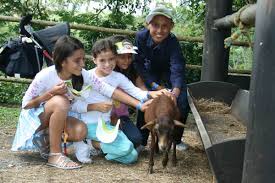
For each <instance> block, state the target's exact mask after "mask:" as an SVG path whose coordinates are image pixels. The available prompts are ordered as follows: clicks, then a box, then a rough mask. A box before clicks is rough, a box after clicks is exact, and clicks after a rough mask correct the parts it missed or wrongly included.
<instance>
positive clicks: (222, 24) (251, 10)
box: [214, 4, 257, 29]
mask: <svg viewBox="0 0 275 183" xmlns="http://www.w3.org/2000/svg"><path fill="white" fill-rule="evenodd" d="M256 7H257V5H256V4H253V5H249V6H247V7H246V8H244V9H243V10H241V11H240V12H236V13H233V14H232V15H227V16H225V17H223V18H220V19H216V20H215V21H214V27H215V28H218V29H226V28H231V27H236V26H237V25H236V24H235V19H238V18H239V21H241V22H242V24H243V25H245V26H249V27H252V26H254V25H255V16H256Z"/></svg>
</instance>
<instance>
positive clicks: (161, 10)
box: [145, 6, 173, 24]
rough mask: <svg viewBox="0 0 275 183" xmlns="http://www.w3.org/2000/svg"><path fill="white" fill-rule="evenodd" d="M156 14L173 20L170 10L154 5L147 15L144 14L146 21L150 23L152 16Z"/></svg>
mask: <svg viewBox="0 0 275 183" xmlns="http://www.w3.org/2000/svg"><path fill="white" fill-rule="evenodd" d="M157 15H163V16H165V17H167V18H169V19H171V20H172V21H173V15H172V10H171V9H168V8H166V7H163V6H161V7H156V8H154V9H153V10H152V11H151V12H150V13H149V14H148V15H147V16H146V19H145V20H146V23H148V24H149V23H150V22H151V21H152V20H153V18H154V17H155V16H157Z"/></svg>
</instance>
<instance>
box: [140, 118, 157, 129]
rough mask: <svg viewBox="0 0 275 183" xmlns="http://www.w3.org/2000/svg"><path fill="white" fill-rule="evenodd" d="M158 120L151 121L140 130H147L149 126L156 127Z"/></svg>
mask: <svg viewBox="0 0 275 183" xmlns="http://www.w3.org/2000/svg"><path fill="white" fill-rule="evenodd" d="M155 123H156V120H153V121H149V122H148V123H146V124H145V125H143V126H142V127H141V128H140V129H141V130H143V129H144V128H147V127H149V126H152V125H155Z"/></svg>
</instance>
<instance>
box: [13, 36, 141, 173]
mask: <svg viewBox="0 0 275 183" xmlns="http://www.w3.org/2000/svg"><path fill="white" fill-rule="evenodd" d="M53 59H54V64H55V65H54V66H51V67H48V68H46V69H43V70H42V71H41V72H39V73H38V74H37V75H36V77H35V78H34V80H33V81H32V83H31V85H30V86H29V88H28V90H27V92H26V93H25V96H24V98H23V102H22V111H21V113H20V117H19V122H18V125H17V131H16V135H15V138H14V141H13V145H12V150H13V151H17V150H33V149H35V148H36V149H38V150H39V151H40V155H41V156H42V158H45V159H48V165H50V166H54V167H57V168H62V169H75V168H80V167H81V166H80V165H79V164H78V163H75V162H73V161H71V160H70V159H69V158H68V157H66V156H64V155H63V154H62V153H61V152H62V149H61V137H62V132H63V131H66V133H67V134H68V140H69V141H81V140H83V139H84V138H85V137H86V134H87V128H86V125H85V124H84V123H83V122H81V121H80V120H78V119H76V118H74V117H71V116H68V112H69V110H70V109H71V104H70V103H71V99H73V96H72V95H70V93H69V92H68V90H67V85H66V83H65V82H64V81H67V80H71V82H72V85H73V88H74V89H75V90H78V91H80V90H81V89H82V86H83V85H84V86H85V85H91V86H92V88H93V89H94V90H97V91H99V92H101V93H102V94H103V95H106V96H108V97H113V98H116V99H118V100H121V99H122V101H125V100H126V101H128V102H129V103H131V105H137V104H138V103H139V101H137V100H135V99H133V98H131V97H130V96H128V95H126V94H124V93H123V92H121V91H119V90H117V89H116V90H115V88H114V87H112V86H110V85H108V84H106V83H102V82H100V81H99V80H98V79H97V78H92V77H91V76H90V75H89V73H88V72H87V71H86V70H84V69H83V67H84V47H83V44H82V43H81V42H80V41H79V40H77V39H75V38H73V37H70V36H62V37H61V38H59V39H58V41H57V42H56V44H55V48H54V53H53Z"/></svg>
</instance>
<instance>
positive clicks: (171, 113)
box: [141, 94, 185, 173]
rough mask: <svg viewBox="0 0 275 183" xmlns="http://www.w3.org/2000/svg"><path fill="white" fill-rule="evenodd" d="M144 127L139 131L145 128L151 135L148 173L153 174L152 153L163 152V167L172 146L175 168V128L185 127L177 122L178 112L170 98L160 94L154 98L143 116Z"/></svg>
mask: <svg viewBox="0 0 275 183" xmlns="http://www.w3.org/2000/svg"><path fill="white" fill-rule="evenodd" d="M144 118H145V123H146V124H145V125H144V126H142V127H141V129H144V128H147V129H149V130H150V133H151V152H150V161H149V170H148V171H149V173H153V166H154V159H153V158H154V157H153V156H154V152H158V150H159V149H160V150H161V151H164V157H163V160H162V165H163V167H165V166H166V165H167V162H168V153H169V150H170V149H171V145H172V144H173V154H172V165H173V166H176V161H177V160H176V142H175V139H174V129H175V126H180V127H185V125H184V124H182V123H181V122H179V121H178V120H179V119H180V112H179V109H178V107H177V105H176V104H175V103H174V102H173V100H172V99H171V97H169V96H167V95H166V94H162V95H160V96H159V97H157V98H155V99H154V100H153V101H152V103H151V104H150V105H149V107H148V108H147V109H146V110H145V114H144Z"/></svg>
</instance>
